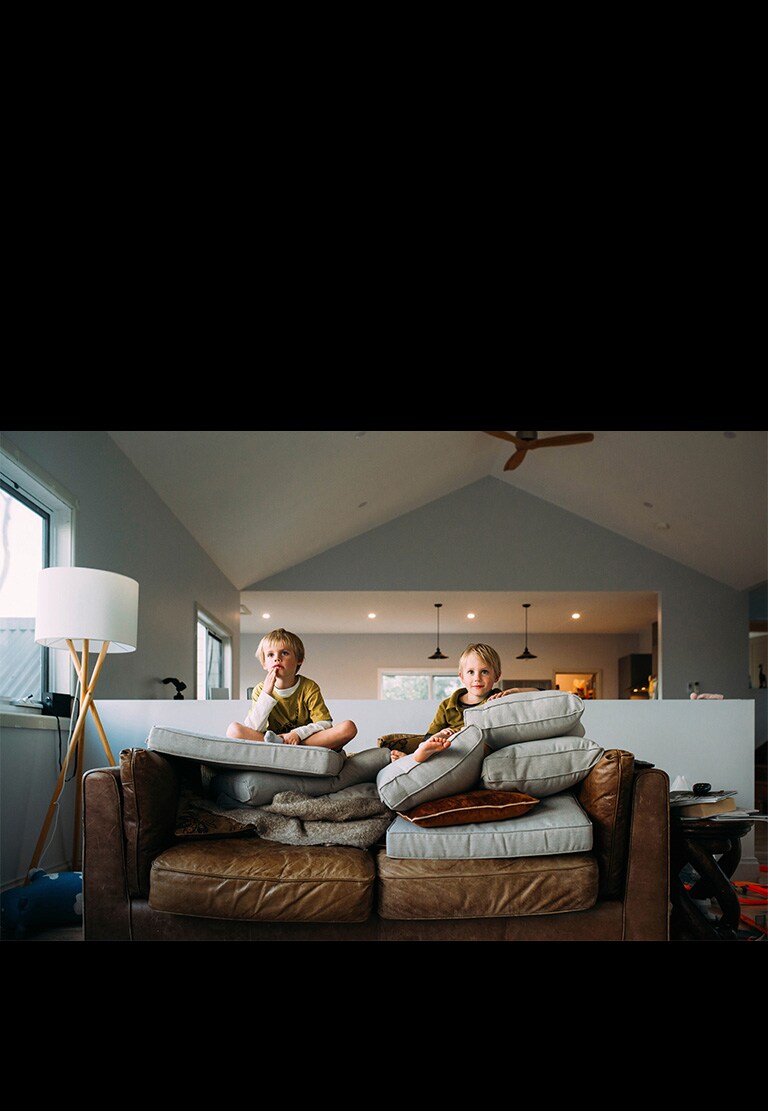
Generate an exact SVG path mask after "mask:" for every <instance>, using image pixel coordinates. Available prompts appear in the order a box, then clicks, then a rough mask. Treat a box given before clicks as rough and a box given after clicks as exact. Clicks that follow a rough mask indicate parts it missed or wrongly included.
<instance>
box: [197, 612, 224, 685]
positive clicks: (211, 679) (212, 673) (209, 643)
mask: <svg viewBox="0 0 768 1111" xmlns="http://www.w3.org/2000/svg"><path fill="white" fill-rule="evenodd" d="M231 689H232V636H231V634H230V633H229V632H228V630H227V629H225V628H224V626H223V625H220V624H219V623H218V622H217V621H216V620H215V619H214V618H213V617H211V616H210V614H207V613H205V612H204V611H203V610H200V609H199V610H198V611H197V697H198V698H200V699H209V698H229V697H230V691H231Z"/></svg>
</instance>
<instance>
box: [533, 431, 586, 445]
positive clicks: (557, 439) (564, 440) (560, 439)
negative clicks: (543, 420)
mask: <svg viewBox="0 0 768 1111" xmlns="http://www.w3.org/2000/svg"><path fill="white" fill-rule="evenodd" d="M594 438H595V436H594V433H593V432H574V433H573V434H572V435H570V436H548V437H547V438H546V439H544V440H532V441H531V442H530V443H529V444H528V447H529V448H530V449H533V448H536V447H565V446H566V445H568V444H591V443H592V441H593V440H594Z"/></svg>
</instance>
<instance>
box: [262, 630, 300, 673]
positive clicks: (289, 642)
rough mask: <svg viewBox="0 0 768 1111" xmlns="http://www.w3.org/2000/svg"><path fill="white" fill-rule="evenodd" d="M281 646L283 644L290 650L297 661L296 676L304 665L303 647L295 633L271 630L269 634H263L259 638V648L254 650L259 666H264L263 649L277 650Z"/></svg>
mask: <svg viewBox="0 0 768 1111" xmlns="http://www.w3.org/2000/svg"><path fill="white" fill-rule="evenodd" d="M281 644H284V645H285V646H286V648H290V650H291V651H292V652H293V654H294V655H295V656H296V659H297V660H298V661H299V663H298V667H297V668H296V673H297V674H298V671H299V668H300V667H301V665H302V664H303V663H304V645H303V644H302V643H301V640H300V638H299V637H297V636H296V634H295V633H289V632H288V630H287V629H273V630H272V632H271V633H265V634H264V636H263V637H262V638H261V640H260V641H259V647H258V648H257V649H256V656H257V657H258V659H259V660H260V661H261V666H262V667H265V666H266V665H265V663H264V649H265V648H277V647H279V646H280V645H281Z"/></svg>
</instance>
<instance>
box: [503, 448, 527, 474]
mask: <svg viewBox="0 0 768 1111" xmlns="http://www.w3.org/2000/svg"><path fill="white" fill-rule="evenodd" d="M527 454H528V448H527V447H520V448H518V449H517V451H516V452H515V454H514V455H510V457H509V459H508V460H507V461H506V463H505V464H504V470H505V471H514V470H517V468H518V467H519V466H520V464H521V463H522V461H523V460H524V459H525V457H526V455H527Z"/></svg>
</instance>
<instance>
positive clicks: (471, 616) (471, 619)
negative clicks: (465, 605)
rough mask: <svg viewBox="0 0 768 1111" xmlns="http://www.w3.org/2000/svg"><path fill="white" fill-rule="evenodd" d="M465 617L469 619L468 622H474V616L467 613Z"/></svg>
mask: <svg viewBox="0 0 768 1111" xmlns="http://www.w3.org/2000/svg"><path fill="white" fill-rule="evenodd" d="M467 617H468V618H469V620H470V621H474V620H475V615H474V613H468V614H467Z"/></svg>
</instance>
